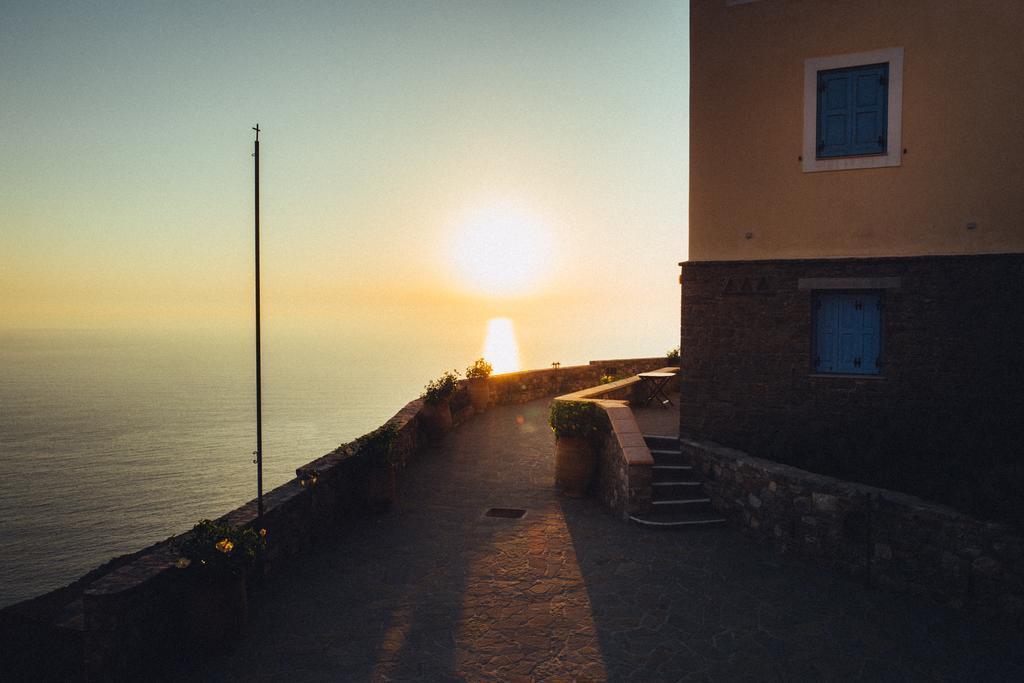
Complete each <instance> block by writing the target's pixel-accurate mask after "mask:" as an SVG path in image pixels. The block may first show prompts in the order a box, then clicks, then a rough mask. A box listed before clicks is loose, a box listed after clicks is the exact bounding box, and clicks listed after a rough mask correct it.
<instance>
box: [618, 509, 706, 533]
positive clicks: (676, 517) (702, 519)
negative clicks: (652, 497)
mask: <svg viewBox="0 0 1024 683" xmlns="http://www.w3.org/2000/svg"><path fill="white" fill-rule="evenodd" d="M629 520H630V521H631V522H633V523H634V524H639V525H641V526H646V527H651V528H655V529H695V528H702V527H717V526H722V525H723V524H725V518H724V517H722V516H720V515H718V514H716V513H714V512H689V513H666V512H661V511H655V512H651V513H650V514H646V515H631V516H630V518H629Z"/></svg>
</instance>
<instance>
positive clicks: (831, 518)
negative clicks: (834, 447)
mask: <svg viewBox="0 0 1024 683" xmlns="http://www.w3.org/2000/svg"><path fill="white" fill-rule="evenodd" d="M682 448H683V452H684V455H685V456H686V457H687V458H689V460H690V463H691V464H692V465H694V466H695V467H697V468H699V469H700V471H701V473H702V474H703V475H704V479H705V490H706V492H707V494H708V496H709V497H710V498H711V500H712V504H713V505H714V507H715V509H716V510H718V511H719V512H720V513H722V514H723V515H725V516H726V517H727V518H728V519H729V520H730V521H731V522H732V523H733V524H734V525H735V526H737V527H739V528H741V529H743V530H744V531H745V532H746V533H747V534H749V535H752V536H755V537H757V538H759V539H762V540H764V541H767V542H770V543H772V544H774V545H775V546H776V548H778V549H779V550H780V551H783V552H788V553H793V554H795V555H797V556H800V557H802V558H805V559H808V560H811V561H814V562H817V563H820V564H824V565H827V566H829V567H832V568H835V569H838V570H840V571H842V572H844V573H846V574H849V575H851V576H854V577H858V578H861V579H863V580H864V581H865V582H867V583H870V584H872V585H878V586H881V587H885V588H889V589H893V590H897V591H903V592H910V593H916V594H925V595H928V596H930V597H932V598H934V599H936V600H938V601H940V602H942V603H944V604H947V605H951V606H954V607H973V608H977V609H980V610H982V611H985V612H988V613H990V614H994V615H999V616H1000V617H1001V618H1005V619H1008V620H1010V621H1012V622H1014V623H1015V624H1016V625H1018V626H1020V625H1022V623H1024V621H1022V618H1024V539H1022V538H1021V537H1020V536H1019V535H1018V534H1016V533H1015V532H1014V531H1013V530H1012V529H1011V528H1009V527H1007V526H1003V525H999V524H992V523H985V522H981V521H978V520H976V519H973V518H971V517H968V516H966V515H963V514H961V513H959V512H957V511H955V510H953V509H951V508H947V507H944V506H941V505H934V504H931V503H926V502H924V501H922V500H921V499H919V498H915V497H913V496H908V495H904V494H900V493H895V492H893V491H887V490H884V489H879V488H874V487H871V486H865V485H862V484H853V483H850V482H844V481H840V480H838V479H834V478H831V477H824V476H820V475H816V474H812V473H810V472H806V471H804V470H800V469H797V468H795V467H790V466H787V465H782V464H779V463H777V462H773V461H770V460H762V459H760V458H755V457H750V456H749V455H747V454H745V453H743V452H741V451H737V450H733V449H729V448H724V447H721V446H718V445H716V444H713V443H710V442H698V441H693V440H689V439H683V440H682Z"/></svg>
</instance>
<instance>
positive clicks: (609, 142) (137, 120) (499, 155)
mask: <svg viewBox="0 0 1024 683" xmlns="http://www.w3.org/2000/svg"><path fill="white" fill-rule="evenodd" d="M687 5H688V3H685V2H680V1H679V0H676V1H674V2H661V1H658V0H644V1H642V2H638V1H634V0H629V1H622V2H599V1H593V0H590V1H586V2H570V1H560V2H528V1H521V2H488V1H486V0H477V1H474V2H454V1H453V2H440V1H438V2H395V3H391V2H381V1H379V0H376V1H373V2H296V3H229V2H224V3H210V2H185V1H181V2H174V3H148V2H127V3H117V2H69V3H57V2H49V3H38V2H3V3H2V4H0V93H2V96H0V150H2V153H0V244H2V251H0V331H5V330H6V331H10V330H25V329H33V330H57V329H60V330H66V329H84V330H126V331H130V330H160V331H175V330H228V329H230V330H235V329H239V330H240V329H248V326H249V325H251V320H252V317H253V302H252V298H253V285H252V279H253V263H252V251H253V235H252V212H253V159H252V156H251V155H252V140H253V131H252V130H251V127H252V126H253V125H255V124H256V123H259V125H260V128H261V130H262V133H261V138H260V140H261V142H260V146H261V153H260V163H261V231H262V233H261V253H262V291H263V311H264V319H265V321H266V324H267V325H269V326H271V328H272V329H279V330H281V331H282V332H285V331H288V330H303V331H310V330H317V329H320V328H322V327H329V326H331V325H341V324H344V325H347V326H350V327H356V328H359V329H365V330H372V331H374V332H375V333H379V334H381V335H385V336H386V335H387V334H389V333H391V334H399V333H400V332H399V331H400V330H401V329H402V326H403V324H406V323H407V322H408V321H410V320H420V321H424V324H426V321H435V322H439V323H443V324H450V325H453V326H456V327H457V326H458V325H460V324H463V323H465V324H466V325H467V326H469V327H473V328H476V327H479V326H480V325H482V324H483V323H482V322H481V321H486V320H487V319H490V318H494V317H498V316H503V317H508V318H510V319H512V320H517V321H527V320H528V321H530V325H532V326H533V327H534V328H538V329H543V328H545V327H547V328H550V329H553V328H554V327H559V328H560V329H562V330H563V331H564V330H566V329H568V330H575V331H577V332H578V333H579V335H580V337H581V339H582V338H585V339H586V340H587V341H588V343H590V344H592V345H594V346H596V347H597V348H593V349H592V351H593V353H595V354H597V353H600V352H601V351H603V350H605V349H608V351H609V352H612V351H616V352H617V351H619V350H620V349H621V350H622V351H624V352H625V351H629V348H628V347H629V346H630V345H632V346H637V347H640V346H642V347H643V348H636V349H635V352H634V354H635V355H645V354H646V353H648V352H653V353H658V352H662V351H664V350H665V349H668V348H671V347H672V346H674V345H676V344H678V326H679V289H678V284H677V275H678V268H677V265H676V264H677V263H678V262H679V261H682V260H684V259H685V258H686V231H687V223H686V221H687V218H686V216H687V187H688V175H687V174H688V170H687V159H688V138H687V135H688V132H687V127H688V106H689V104H688V90H689V80H688V72H689V62H688V52H689V46H688V32H689V27H688V8H687ZM496 273H497V276H495V274H496ZM275 326H276V327H275ZM389 331H390V332H389ZM600 340H614V341H608V342H607V343H605V344H604V345H602V342H601V341H600ZM660 340H663V341H660ZM625 355H631V354H628V353H627V354H625Z"/></svg>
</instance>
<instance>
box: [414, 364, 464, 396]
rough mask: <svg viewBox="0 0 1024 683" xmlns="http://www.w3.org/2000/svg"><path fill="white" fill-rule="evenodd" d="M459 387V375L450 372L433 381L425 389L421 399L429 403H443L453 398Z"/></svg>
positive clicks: (454, 371) (452, 371)
mask: <svg viewBox="0 0 1024 683" xmlns="http://www.w3.org/2000/svg"><path fill="white" fill-rule="evenodd" d="M458 385H459V373H458V371H456V370H449V371H448V372H446V373H444V374H443V375H441V376H440V377H438V378H437V379H435V380H431V381H430V382H428V383H427V385H426V386H425V387H424V388H423V393H422V394H421V395H420V398H422V399H423V400H425V401H426V402H427V403H435V404H436V403H443V402H444V401H447V400H448V399H450V398H451V397H452V394H454V393H455V389H456V388H457V387H458Z"/></svg>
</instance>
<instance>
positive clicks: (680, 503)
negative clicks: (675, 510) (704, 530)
mask: <svg viewBox="0 0 1024 683" xmlns="http://www.w3.org/2000/svg"><path fill="white" fill-rule="evenodd" d="M653 504H654V509H655V510H658V509H668V508H672V507H699V506H701V505H710V504H711V499H710V498H704V497H700V498H672V499H670V500H655V501H653Z"/></svg>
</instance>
